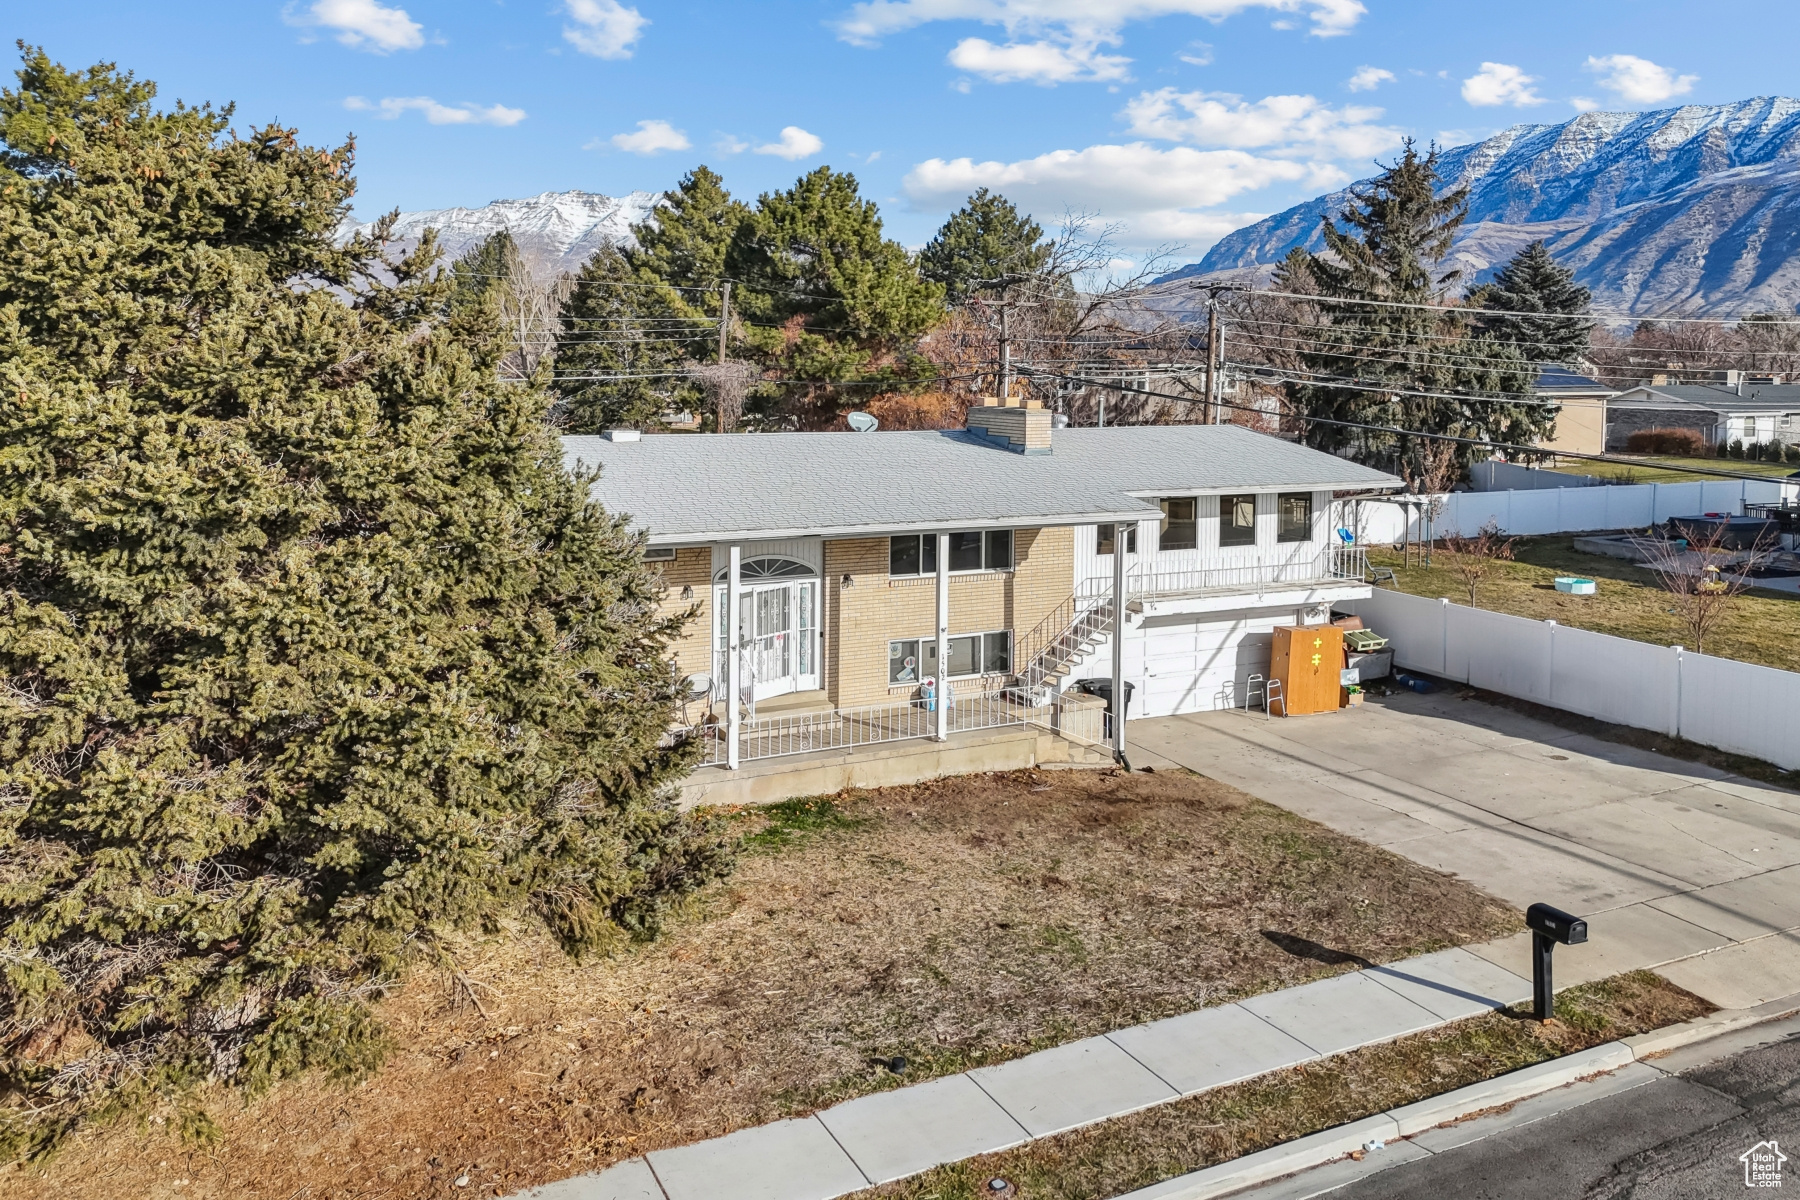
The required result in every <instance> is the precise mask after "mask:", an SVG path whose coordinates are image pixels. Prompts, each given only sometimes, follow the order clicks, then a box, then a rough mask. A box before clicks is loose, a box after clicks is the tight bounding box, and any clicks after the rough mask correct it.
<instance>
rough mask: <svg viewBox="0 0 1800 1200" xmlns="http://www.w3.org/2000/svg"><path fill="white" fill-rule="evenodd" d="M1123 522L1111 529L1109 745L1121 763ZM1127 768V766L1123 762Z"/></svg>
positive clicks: (1126, 541) (1127, 537) (1127, 534)
mask: <svg viewBox="0 0 1800 1200" xmlns="http://www.w3.org/2000/svg"><path fill="white" fill-rule="evenodd" d="M1129 529H1130V527H1128V526H1127V525H1126V524H1125V523H1124V522H1122V521H1121V522H1119V523H1118V524H1115V525H1114V526H1113V586H1112V608H1113V638H1112V694H1113V702H1112V707H1113V714H1112V746H1113V758H1114V759H1115V760H1117V761H1119V762H1122V763H1123V762H1125V547H1126V546H1127V545H1129V544H1130V536H1131V535H1130V532H1129V531H1128V530H1129ZM1126 765H1127V767H1129V766H1130V764H1129V763H1126Z"/></svg>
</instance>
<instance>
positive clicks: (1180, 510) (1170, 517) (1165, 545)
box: [1156, 496, 1200, 550]
mask: <svg viewBox="0 0 1800 1200" xmlns="http://www.w3.org/2000/svg"><path fill="white" fill-rule="evenodd" d="M1160 503H1161V504H1162V510H1163V519H1162V532H1161V534H1160V536H1158V538H1157V539H1156V546H1157V549H1159V550H1197V549H1199V548H1200V522H1199V521H1197V520H1195V516H1194V510H1195V508H1196V506H1197V505H1198V503H1199V502H1198V501H1196V500H1195V499H1194V498H1193V497H1192V496H1167V497H1164V498H1163V500H1162V501H1160Z"/></svg>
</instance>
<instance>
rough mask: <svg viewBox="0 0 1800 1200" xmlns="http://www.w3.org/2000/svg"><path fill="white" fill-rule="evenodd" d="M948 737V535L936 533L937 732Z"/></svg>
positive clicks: (937, 734) (942, 739) (945, 739)
mask: <svg viewBox="0 0 1800 1200" xmlns="http://www.w3.org/2000/svg"><path fill="white" fill-rule="evenodd" d="M932 736H934V737H936V738H937V740H938V741H940V742H942V741H947V740H949V737H950V535H949V534H947V533H940V534H938V535H937V732H936V733H935V734H933V735H932Z"/></svg>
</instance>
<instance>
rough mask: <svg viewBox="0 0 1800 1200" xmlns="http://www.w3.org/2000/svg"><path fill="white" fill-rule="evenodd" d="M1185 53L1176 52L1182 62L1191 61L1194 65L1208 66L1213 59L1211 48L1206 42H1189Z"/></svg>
mask: <svg viewBox="0 0 1800 1200" xmlns="http://www.w3.org/2000/svg"><path fill="white" fill-rule="evenodd" d="M1187 49H1188V52H1187V53H1186V54H1177V55H1176V56H1175V57H1176V58H1179V59H1180V60H1181V61H1182V62H1184V63H1193V64H1194V65H1195V66H1196V67H1210V66H1212V61H1213V48H1212V46H1211V45H1210V44H1208V43H1206V42H1189V43H1188V47H1187Z"/></svg>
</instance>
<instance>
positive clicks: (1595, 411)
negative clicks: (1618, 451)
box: [1533, 366, 1618, 454]
mask: <svg viewBox="0 0 1800 1200" xmlns="http://www.w3.org/2000/svg"><path fill="white" fill-rule="evenodd" d="M1533 391H1535V392H1536V394H1537V397H1538V399H1539V400H1543V401H1549V402H1553V403H1555V404H1558V405H1560V406H1561V407H1560V408H1559V409H1558V410H1557V413H1556V428H1555V432H1554V433H1553V434H1551V436H1550V437H1548V438H1545V439H1543V440H1542V441H1540V442H1539V443H1538V444H1539V445H1541V446H1543V447H1544V448H1545V449H1547V450H1558V451H1561V452H1562V453H1565V454H1604V453H1605V452H1606V405H1607V401H1608V400H1610V399H1611V398H1612V397H1613V396H1616V395H1617V394H1618V393H1617V392H1616V391H1615V390H1614V389H1612V388H1609V387H1607V386H1606V385H1605V384H1604V383H1601V382H1600V381H1599V380H1597V379H1590V378H1589V377H1587V376H1586V375H1582V374H1579V373H1577V372H1575V371H1571V370H1569V369H1568V368H1567V367H1557V366H1544V367H1540V368H1538V378H1537V385H1536V387H1535V388H1533Z"/></svg>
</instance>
